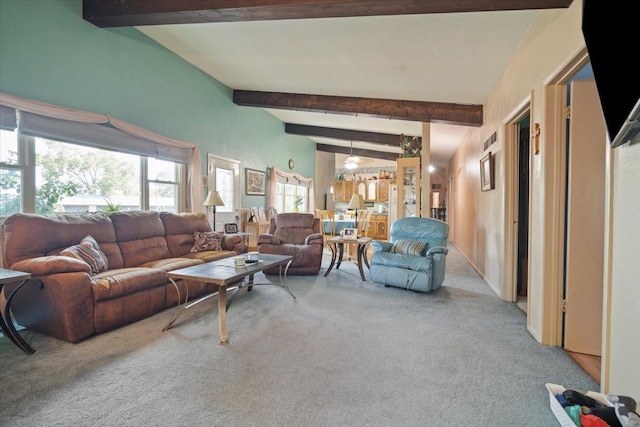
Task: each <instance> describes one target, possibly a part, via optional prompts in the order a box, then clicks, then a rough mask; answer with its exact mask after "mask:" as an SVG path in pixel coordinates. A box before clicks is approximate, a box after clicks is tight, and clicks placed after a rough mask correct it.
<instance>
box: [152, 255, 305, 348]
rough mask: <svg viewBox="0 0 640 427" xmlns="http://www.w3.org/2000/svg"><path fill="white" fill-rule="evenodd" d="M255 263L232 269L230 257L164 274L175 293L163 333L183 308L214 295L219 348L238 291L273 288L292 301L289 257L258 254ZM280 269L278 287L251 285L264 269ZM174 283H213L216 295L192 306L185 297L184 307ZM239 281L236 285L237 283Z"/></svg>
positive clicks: (224, 338) (227, 341)
mask: <svg viewBox="0 0 640 427" xmlns="http://www.w3.org/2000/svg"><path fill="white" fill-rule="evenodd" d="M259 258H260V259H259V260H258V262H254V263H246V264H245V265H244V266H242V267H236V266H235V265H234V260H233V257H231V258H224V259H221V260H217V261H211V262H207V263H204V264H198V265H194V266H191V267H186V268H180V269H178V270H173V271H170V272H168V273H167V277H168V278H169V280H170V281H171V283H172V284H173V286H175V288H176V290H177V291H178V312H177V313H176V315H175V317H174V318H173V319H172V320H171V321H170V322H169V323H168V324H167V325H166V326H165V327H164V328H163V329H162V330H163V331H166V330H167V329H169V328H170V327H171V325H173V323H174V322H175V321H176V319H178V317H179V316H180V314H182V313H183V312H184V311H185V310H186V309H187V308H189V307H192V306H194V305H195V304H197V303H199V302H202V301H204V300H206V299H208V298H211V297H212V296H215V295H216V294H217V295H218V326H219V328H220V344H222V345H227V344H228V343H229V340H228V339H227V309H228V307H229V304H231V300H232V298H233V296H235V294H236V293H237V292H238V290H239V289H240V288H241V287H243V286H247V290H248V291H251V288H252V287H253V286H261V285H272V286H273V285H276V286H281V287H283V288H284V289H285V290H286V291H287V292H288V293H289V295H291V296H292V297H293V298H294V299H295V298H296V296H295V295H293V293H292V292H291V290H290V289H289V287H288V286H287V271H288V270H289V266H290V265H291V261H292V260H293V257H292V256H290V255H271V254H260V255H259ZM278 266H279V267H280V274H279V279H280V283H279V284H278V283H254V282H253V276H254V275H255V274H256V273H260V272H262V271H264V270H266V269H267V268H271V267H278ZM175 279H184V280H188V281H194V282H204V283H213V284H215V285H218V292H214V293H212V294H207V295H205V296H203V297H200V298H198V299H196V300H194V301H192V302H188V299H189V295H186V296H185V299H184V303H181V302H180V300H181V298H180V291H179V288H178V285H177V284H176V282H175ZM238 281H241V282H240V283H237V282H238ZM229 286H231V288H229V289H233V290H234V293H233V294H232V295H231V297H230V298H229V300H228V301H227V287H229Z"/></svg>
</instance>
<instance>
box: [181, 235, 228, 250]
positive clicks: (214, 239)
mask: <svg viewBox="0 0 640 427" xmlns="http://www.w3.org/2000/svg"><path fill="white" fill-rule="evenodd" d="M223 237H224V233H223V232H221V231H194V232H193V247H192V248H191V250H190V251H189V252H202V251H221V250H222V238H223Z"/></svg>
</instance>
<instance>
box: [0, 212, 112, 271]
mask: <svg viewBox="0 0 640 427" xmlns="http://www.w3.org/2000/svg"><path fill="white" fill-rule="evenodd" d="M3 230H4V248H3V249H4V256H5V261H6V263H5V266H11V265H13V264H14V263H16V262H18V261H22V260H24V259H30V258H37V257H42V256H49V255H59V254H60V251H61V250H63V249H66V248H67V247H69V246H71V245H75V244H77V243H78V242H79V241H80V240H82V238H83V237H85V236H87V235H89V234H90V235H91V236H92V237H93V238H94V239H95V240H96V242H98V244H99V245H100V249H101V250H102V252H103V253H104V254H105V255H106V256H107V259H108V260H109V268H120V267H122V266H123V260H122V254H121V252H120V248H119V247H118V244H117V243H116V234H115V230H114V228H113V223H112V222H111V219H110V218H109V217H108V216H106V215H103V214H97V213H86V212H83V213H62V214H55V215H39V214H14V215H11V216H9V217H8V218H7V219H6V220H5V221H4V224H3Z"/></svg>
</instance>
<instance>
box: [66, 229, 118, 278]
mask: <svg viewBox="0 0 640 427" xmlns="http://www.w3.org/2000/svg"><path fill="white" fill-rule="evenodd" d="M60 255H63V256H69V257H72V258H77V259H79V260H82V261H84V262H86V263H87V264H89V268H90V271H89V274H91V275H92V276H93V275H94V274H97V273H100V272H101V271H105V270H107V269H108V268H109V261H108V260H107V256H106V255H105V254H104V252H102V251H101V250H100V246H99V245H98V242H96V239H94V238H93V237H91V235H88V236H86V237H85V238H84V239H82V240H80V243H78V244H77V245H73V246H69V247H68V248H66V249H64V250H62V251H61V252H60Z"/></svg>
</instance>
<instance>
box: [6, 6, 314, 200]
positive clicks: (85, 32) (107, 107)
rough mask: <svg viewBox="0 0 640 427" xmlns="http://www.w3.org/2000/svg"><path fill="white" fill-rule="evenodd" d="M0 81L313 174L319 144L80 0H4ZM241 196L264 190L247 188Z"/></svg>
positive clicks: (260, 165) (248, 163) (204, 148)
mask: <svg viewBox="0 0 640 427" xmlns="http://www.w3.org/2000/svg"><path fill="white" fill-rule="evenodd" d="M0 91H1V92H3V93H7V94H11V95H15V96H20V97H24V98H30V99H35V100H39V101H44V102H49V103H52V104H57V105H61V106H65V107H70V108H76V109H80V110H86V111H92V112H96V113H102V114H109V115H110V116H112V117H115V118H118V119H121V120H124V121H126V122H129V123H132V124H135V125H138V126H141V127H143V128H146V129H148V130H151V131H153V132H156V133H159V134H161V135H165V136H168V137H171V138H176V139H180V140H183V141H188V142H194V143H197V144H198V145H199V147H200V150H201V153H202V157H203V160H202V165H203V171H205V170H206V158H207V153H213V154H215V155H219V156H224V157H228V158H232V159H236V160H240V161H242V163H243V167H248V168H252V169H258V170H265V169H266V167H267V166H275V167H277V168H279V169H283V170H287V171H288V170H289V169H288V166H287V163H288V160H289V158H293V159H294V160H295V169H294V171H295V172H297V173H300V174H301V175H304V176H307V177H315V144H314V143H313V142H312V141H311V140H309V139H308V138H305V137H298V136H293V135H287V134H285V132H284V124H283V123H282V122H280V121H279V120H277V119H276V118H275V117H273V116H271V115H270V114H269V113H266V112H265V111H263V110H261V109H257V108H250V107H239V106H236V105H235V104H233V102H232V90H231V89H230V88H228V87H226V86H225V85H223V84H222V83H220V82H218V81H217V80H215V79H213V78H211V77H209V76H208V75H206V74H204V73H203V72H202V71H200V70H199V69H197V68H196V67H194V66H192V65H190V64H188V63H187V62H185V61H184V60H182V59H181V58H179V57H178V56H176V55H175V54H173V53H172V52H170V51H169V50H167V49H165V48H164V47H162V46H160V45H159V44H157V43H156V42H155V41H153V40H151V39H149V38H148V37H146V36H145V35H143V34H142V33H140V32H139V31H137V30H136V29H135V28H116V29H101V28H98V27H95V26H94V25H92V24H90V23H88V22H86V21H84V20H83V19H82V1H81V0H0ZM242 197H243V199H242V206H243V207H248V206H262V205H264V197H262V196H246V195H244V194H243V196H242Z"/></svg>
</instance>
